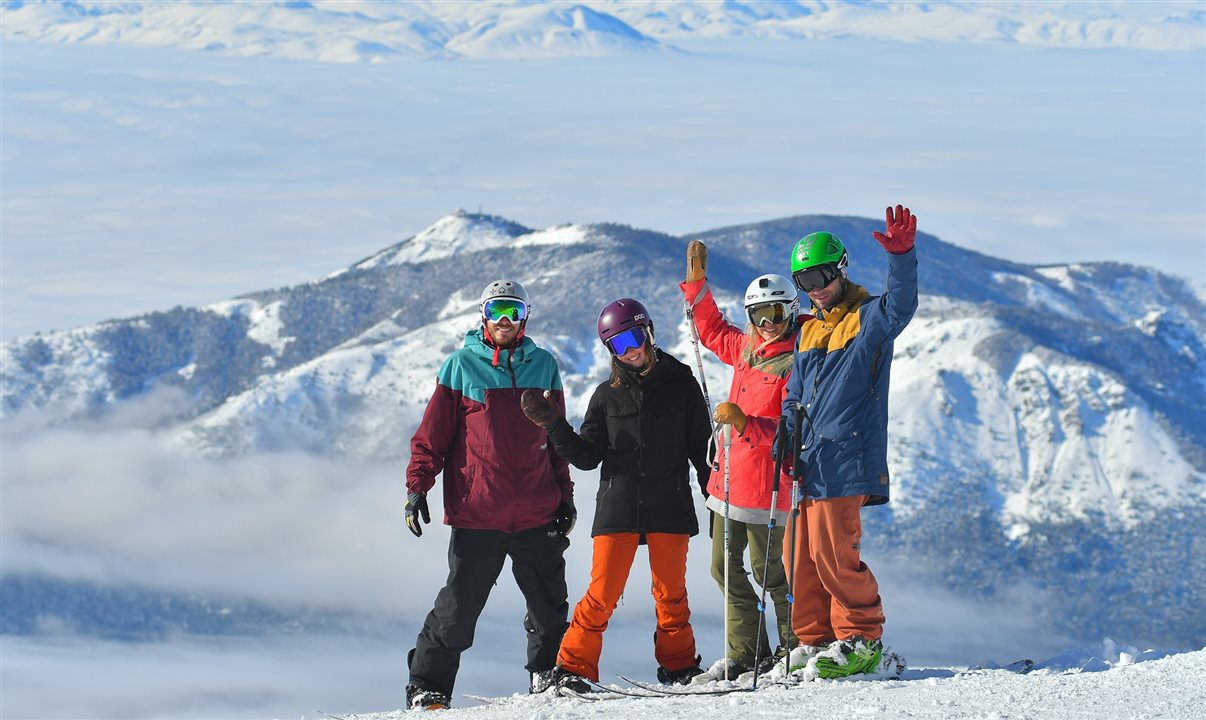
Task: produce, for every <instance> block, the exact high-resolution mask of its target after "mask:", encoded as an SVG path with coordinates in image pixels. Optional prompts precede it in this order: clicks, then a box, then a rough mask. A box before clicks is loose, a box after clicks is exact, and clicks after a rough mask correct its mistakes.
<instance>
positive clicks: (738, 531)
mask: <svg viewBox="0 0 1206 720" xmlns="http://www.w3.org/2000/svg"><path fill="white" fill-rule="evenodd" d="M710 514H711V515H712V577H713V578H714V579H715V580H716V583H717V585H719V586H720V591H721V592H722V593H723V592H724V517H723V516H722V515H721V514H720V513H710ZM766 541H767V528H766V524H765V523H759V524H747V523H743V522H737V521H736V520H730V521H729V600H728V604H729V623H728V627H727V628H726V633H725V634H726V638H727V639H726V642H727V645H728V656H729V658H730V659H731V660H734V661H736V662H739V663H741V664H742V665H745V666H746V667H753V665H754V657H755V654H756V655H757V657H758V658H765V657H768V656H769V655H771V654H773V653H774V652H775V646H771V645H769V644H768V642H767V630H766V627H767V625H768V624H769V623H770V621H771V618H770V616H769V615H768V616H767V617H766V618H765V619H764V620H763V625H762V628H763V629H762V637H761V638H759V637H758V615H759V613H758V599H759V597H760V594H761V593H760V591H759V590H756V589H755V587H754V585H753V584H752V583H751V582H750V578H749V575H750V571H749V570H747V569H746V567H745V562H744V560H745V550H746V548H747V547H748V548H749V551H750V552H749V555H750V565H751V567H752V570H753V575H754V582H756V583H758V585H759V586H760V587H765V588H766V590H767V594H768V595H770V598H771V600H773V602H774V606H775V618H774V619H775V624H776V625H777V626H778V631H779V633H778V634H779V642H778V645H779V646H783V647H787V648H793V647H795V646H796V644H797V643H798V642H799V641H798V640H796V636H795V633H793V632H792V630H791V603H790V602H788V599H787V574H786V572H785V571H784V569H783V528H782V527H775V529H774V533H773V535H772V536H771V538H770V546H769V552H770V558H769V563H768V562H767V560H768V558H767V552H768V547H767V543H766ZM764 566H765V567H766V578H765V579H764V578H763V577H762V569H763V567H764ZM759 643H761V644H759ZM755 646H757V649H756V650H755Z"/></svg>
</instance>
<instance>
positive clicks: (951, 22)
mask: <svg viewBox="0 0 1206 720" xmlns="http://www.w3.org/2000/svg"><path fill="white" fill-rule="evenodd" d="M0 8H2V11H3V14H4V22H3V23H0V28H2V32H3V35H4V36H5V37H7V38H10V39H21V40H37V41H41V42H62V43H99V44H111V43H129V44H135V45H160V46H174V47H180V48H186V49H191V50H201V51H206V52H219V53H226V54H232V55H237V56H270V57H281V58H291V59H308V60H318V61H322V62H386V61H390V60H393V59H397V58H460V57H463V58H532V57H556V56H596V55H606V54H613V53H631V52H667V51H675V50H676V49H677V48H676V47H675V45H674V44H673V43H686V42H689V41H690V40H691V39H692V38H693V37H694V38H754V39H760V38H782V39H794V40H809V39H819V38H832V37H868V38H875V39H885V40H886V39H892V40H904V41H909V42H993V43H998V42H1008V43H1018V44H1027V45H1045V46H1061V47H1073V48H1103V47H1129V48H1147V49H1162V50H1186V49H1197V48H1201V47H1203V45H1204V43H1206V39H1204V38H1203V33H1202V30H1203V27H1206V18H1204V17H1203V15H1202V13H1201V12H1198V11H1196V10H1195V8H1194V7H1193V6H1192V4H1190V3H1176V2H1148V3H1108V2H1092V3H1077V2H1046V3H1018V2H994V3H976V2H947V3H861V2H830V1H828V0H799V1H796V0H782V1H780V2H774V3H766V2H748V1H747V2H737V1H730V2H725V3H714V2H705V1H703V0H683V1H680V2H666V1H664V0H662V1H659V0H641V1H635V2H634V1H628V0H586V1H584V2H579V3H561V2H530V1H528V0H498V1H493V2H475V3H447V2H430V1H424V2H407V3H382V2H371V1H370V0H351V1H349V0H312V1H310V2H305V1H291V2H263V3H243V2H235V1H230V2H199V1H196V0H194V1H191V2H174V3H157V2H123V3H106V2H95V1H93V2H74V1H72V2H52V1H51V0H43V1H42V2H25V1H24V0H7V2H4V3H3V5H2V6H0Z"/></svg>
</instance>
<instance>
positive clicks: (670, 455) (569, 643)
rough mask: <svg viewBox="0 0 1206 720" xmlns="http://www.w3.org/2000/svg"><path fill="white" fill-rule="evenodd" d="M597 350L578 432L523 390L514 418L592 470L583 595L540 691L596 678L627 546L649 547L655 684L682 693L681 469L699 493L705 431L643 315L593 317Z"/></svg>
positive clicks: (687, 489)
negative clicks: (597, 471)
mask: <svg viewBox="0 0 1206 720" xmlns="http://www.w3.org/2000/svg"><path fill="white" fill-rule="evenodd" d="M599 339H600V340H602V341H603V344H604V345H606V346H607V349H608V351H609V352H610V353H611V355H612V375H611V379H610V381H608V382H605V383H602V384H600V385H599V386H598V387H597V388H596V389H595V393H594V395H593V396H592V397H591V400H590V405H589V406H588V407H587V410H586V416H585V418H584V419H583V421H582V428H581V430H580V431H579V432H574V429H573V428H572V427H571V426H570V425H569V423H568V422H566V421H565V418H563V417H561V416H560V414H559V413H558V412H557V411H556V410H555V409H554V408H553V406H552V405H551V404H550V403H549V402H548V401H547V399H545V398H543V397H542V396H541V395H540V393H539V392H537V391H534V390H529V391H526V392H525V393H524V396H523V408H524V413H525V414H526V415H527V416H528V418H530V419H531V420H532V421H533V422H535V423H536V424H538V425H540V426H542V427H544V428H545V429H546V430H547V431H548V434H549V438H550V440H551V441H552V442H553V447H554V448H555V449H556V451H557V453H558V454H559V455H560V456H561V457H563V458H565V459H566V460H568V461H569V462H570V463H572V464H573V465H574V466H575V467H577V468H580V469H582V470H591V469H593V468H595V467H598V466H599V464H600V463H602V466H603V467H602V473H601V476H600V483H599V491H598V494H597V496H596V499H595V519H594V526H593V528H592V530H591V535H592V536H593V537H594V555H593V559H592V563H591V580H590V587H589V588H588V589H587V591H586V595H585V596H584V597H583V598H582V600H581V601H580V602H579V603H578V605H577V607H575V608H574V615H573V620H572V621H571V623H570V627H569V629H568V630H567V631H566V633H565V637H564V638H563V639H562V641H561V649H560V651H559V653H558V655H557V668H556V669H555V670H554V671H553V676H552V677H551V678H550V682H551V683H552V684H555V685H556V686H557V687H558V689H559V690H560V689H564V690H566V691H567V694H576V693H580V692H589V690H590V686H589V685H588V684H587V683H586V682H584V680H583V678H587V679H589V680H593V681H595V682H597V681H598V679H599V655H600V653H601V652H602V649H603V630H604V629H605V628H606V627H607V622H608V620H609V619H610V617H611V614H612V612H613V611H614V610H615V607H616V604H617V603H618V602H619V599H620V596H621V595H622V594H623V592H624V585H625V583H626V582H627V580H628V573H629V570H630V569H631V567H632V561H633V558H634V557H635V556H636V550H637V546H638V545H641V544H647V545H648V546H649V568H650V571H651V574H652V577H653V588H652V591H653V598H654V602H655V604H656V611H657V632H656V633H655V634H654V656H655V657H656V658H657V662H658V666H659V667H658V679H659V680H661V681H662V682H665V683H687V682H689V681H690V679H691V678H692V677H694V676H695V675H698V674H699V673H701V672H702V670H701V669H700V668H699V660H700V658H699V656H698V655H697V654H696V652H695V635H694V633H693V631H692V629H691V622H690V618H691V611H690V608H689V607H688V605H687V586H686V576H687V544H688V540H689V539H690V538H691V536H693V535H695V534H696V533H698V532H699V523H698V520H697V519H696V516H695V504H694V501H693V498H692V496H691V494H692V490H691V479H690V476H689V466H690V465H694V466H695V470H696V473H697V478H698V479H699V486H700V490H701V491H702V490H703V488H704V487H705V486H706V482H707V478H708V466H707V457H706V456H707V445H708V436H709V434H710V432H711V424H710V423H709V422H708V409H707V405H706V403H705V402H704V398H703V393H702V392H701V391H700V389H699V384H698V383H697V382H696V381H695V378H694V376H692V374H691V370H690V369H689V368H688V367H687V366H686V365H684V364H682V363H681V362H679V361H678V360H676V359H675V358H673V357H672V356H670V355H667V354H666V353H664V352H662V351H661V350H660V349H659V348H658V347H657V346H656V345H654V343H653V322H652V320H651V319H650V317H649V312H648V311H647V310H646V309H645V306H644V305H642V304H641V303H639V302H637V301H636V300H633V299H631V298H621V299H619V300H616V301H615V302H613V303H611V304H610V305H608V306H607V307H605V308H603V312H602V313H601V314H600V315H599Z"/></svg>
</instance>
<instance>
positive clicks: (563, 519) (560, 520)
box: [549, 500, 578, 537]
mask: <svg viewBox="0 0 1206 720" xmlns="http://www.w3.org/2000/svg"><path fill="white" fill-rule="evenodd" d="M577 523H578V509H577V508H575V507H574V503H573V501H572V500H565V501H563V502H562V503H561V504H560V505H558V506H557V510H556V512H554V513H553V530H552V532H550V533H549V537H553V536H555V535H560V536H561V537H565V536H566V535H569V534H570V530H573V529H574V525H576V524H577Z"/></svg>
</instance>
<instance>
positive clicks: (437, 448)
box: [406, 328, 574, 533]
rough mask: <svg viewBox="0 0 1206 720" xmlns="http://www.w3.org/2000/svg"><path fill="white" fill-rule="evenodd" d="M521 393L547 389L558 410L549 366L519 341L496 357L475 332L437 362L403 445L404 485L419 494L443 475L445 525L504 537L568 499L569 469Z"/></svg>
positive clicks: (558, 392) (555, 376)
mask: <svg viewBox="0 0 1206 720" xmlns="http://www.w3.org/2000/svg"><path fill="white" fill-rule="evenodd" d="M526 388H535V389H537V390H549V391H551V399H552V402H553V404H554V405H555V406H556V407H557V408H558V409H560V410H561V411H562V414H564V411H565V395H564V393H563V391H562V387H561V374H560V372H559V371H558V370H557V361H556V360H554V359H553V356H552V355H550V354H549V353H548V351H546V350H542V349H541V348H539V347H537V346H536V343H534V342H532V340H531V339H530V338H527V337H524V338H521V339H520V341H519V343H518V344H517V345H516V346H515V347H514V348H512V349H510V350H505V349H504V350H498V351H497V352H496V349H495V347H494V346H493V345H490V344H487V343H486V342H485V341H484V340H483V339H482V330H481V328H478V329H477V330H473V331H471V332H469V333H467V334H466V335H465V346H464V347H462V348H461V349H460V350H457V351H456V352H454V353H453V354H452V355H450V356H449V357H448V359H447V360H445V361H444V365H443V366H442V367H441V368H440V373H439V375H438V376H437V378H436V389H435V392H434V393H433V394H432V396H431V400H430V401H428V403H427V409H426V410H425V411H424V412H423V421H422V422H421V423H420V424H419V429H418V430H416V431H415V435H414V437H413V438H412V439H411V441H410V465H409V466H408V467H407V468H406V488H407V490H408V491H409V492H420V493H426V492H427V491H428V490H430V489H431V488H432V486H433V485H435V478H436V476H437V475H439V474H440V473H441V472H443V473H444V522H445V523H446V524H448V525H451V526H452V527H454V528H460V529H470V530H502V531H504V532H512V533H513V532H518V531H520V530H527V529H530V528H535V527H541V526H543V525H548V524H549V523H551V522H553V516H554V512H555V511H556V509H557V506H558V505H559V504H560V503H561V502H562V501H563V500H572V499H573V494H574V484H573V482H571V481H570V475H569V465H568V464H567V463H566V462H565V460H563V459H561V457H559V456H558V455H557V453H555V452H554V451H553V449H552V447H550V445H549V442H548V436H547V435H546V434H545V432H544V430H543V429H542V428H541V427H539V426H538V425H536V424H534V423H533V422H532V421H530V420H528V419H527V417H526V416H524V414H523V410H522V409H521V408H520V406H519V396H520V394H522V393H523V391H524V389H526Z"/></svg>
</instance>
